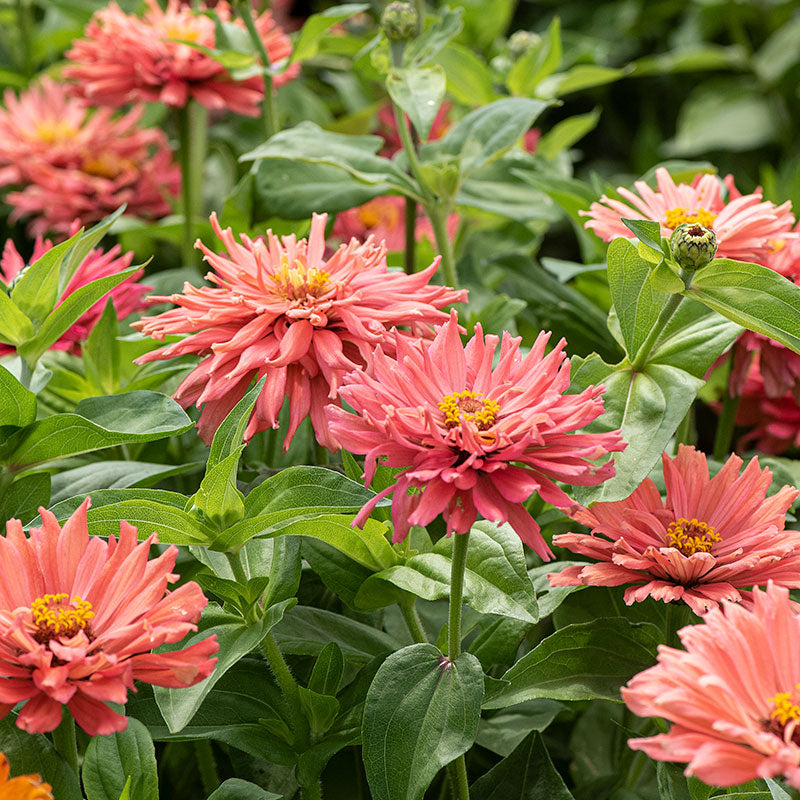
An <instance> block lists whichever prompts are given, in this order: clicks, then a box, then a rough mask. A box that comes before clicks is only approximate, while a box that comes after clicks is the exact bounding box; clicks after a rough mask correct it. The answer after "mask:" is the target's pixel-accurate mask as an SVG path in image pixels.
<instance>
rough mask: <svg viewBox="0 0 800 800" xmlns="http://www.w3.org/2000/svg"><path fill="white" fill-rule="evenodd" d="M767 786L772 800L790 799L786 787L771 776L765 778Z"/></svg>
mask: <svg viewBox="0 0 800 800" xmlns="http://www.w3.org/2000/svg"><path fill="white" fill-rule="evenodd" d="M765 780H766V782H767V788H768V789H769V793H770V795H771V796H772V800H790V799H791V795H790V794H789V792H787V791H786V789H784V788H783V786H781V785H780V784H779V783H778V782H777V781H776V780H774V779H773V778H766V779H765Z"/></svg>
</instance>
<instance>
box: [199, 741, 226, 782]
mask: <svg viewBox="0 0 800 800" xmlns="http://www.w3.org/2000/svg"><path fill="white" fill-rule="evenodd" d="M194 753H195V756H197V771H198V772H199V773H200V781H201V782H202V784H203V791H204V792H205V793H206V794H211V793H212V792H213V791H214V790H215V789H216V788H217V787H218V786H219V783H220V781H219V773H218V772H217V763H216V760H215V759H214V749H213V748H212V746H211V741H210V740H209V739H197V740H196V741H195V742H194Z"/></svg>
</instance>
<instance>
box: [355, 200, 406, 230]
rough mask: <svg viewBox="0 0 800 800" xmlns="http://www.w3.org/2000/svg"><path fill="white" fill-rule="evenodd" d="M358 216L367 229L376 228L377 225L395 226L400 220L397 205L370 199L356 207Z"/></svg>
mask: <svg viewBox="0 0 800 800" xmlns="http://www.w3.org/2000/svg"><path fill="white" fill-rule="evenodd" d="M358 218H359V219H360V220H361V222H362V223H363V225H364V227H365V228H367V229H369V228H376V227H377V226H378V225H385V226H386V227H387V228H395V227H397V225H398V223H399V222H400V213H399V211H398V209H397V207H396V206H393V205H391V204H390V203H385V202H384V203H381V202H380V201H379V200H372V201H370V202H369V203H366V204H365V205H363V206H362V207H361V208H360V209H358Z"/></svg>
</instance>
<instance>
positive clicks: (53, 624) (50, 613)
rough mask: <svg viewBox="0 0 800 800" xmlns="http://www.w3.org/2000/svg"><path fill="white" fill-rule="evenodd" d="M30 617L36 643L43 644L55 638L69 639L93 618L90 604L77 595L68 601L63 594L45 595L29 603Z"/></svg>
mask: <svg viewBox="0 0 800 800" xmlns="http://www.w3.org/2000/svg"><path fill="white" fill-rule="evenodd" d="M31 617H32V618H33V624H34V625H36V627H37V628H38V630H37V631H36V633H35V634H34V638H35V639H36V640H37V641H41V642H45V641H49V640H50V639H53V638H55V637H56V636H58V637H61V636H64V637H67V638H68V637H70V636H74V635H75V634H76V633H77V632H78V631H80V630H84V629H86V628H87V627H88V625H89V622H90V620H92V619H93V618H94V611H93V610H92V604H91V603H90V602H89V601H88V600H82V599H81V598H80V597H78V596H77V595H76V596H75V597H73V598H72V600H70V599H69V595H68V594H66V593H65V592H62V593H61V594H46V595H43V596H42V597H37V598H36V599H35V600H34V601H33V602H32V603H31Z"/></svg>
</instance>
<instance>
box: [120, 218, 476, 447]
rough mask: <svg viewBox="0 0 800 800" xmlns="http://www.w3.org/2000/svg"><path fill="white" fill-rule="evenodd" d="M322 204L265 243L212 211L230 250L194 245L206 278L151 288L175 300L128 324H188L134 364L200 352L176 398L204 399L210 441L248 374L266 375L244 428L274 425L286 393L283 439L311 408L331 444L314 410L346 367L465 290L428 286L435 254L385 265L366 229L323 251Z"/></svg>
mask: <svg viewBox="0 0 800 800" xmlns="http://www.w3.org/2000/svg"><path fill="white" fill-rule="evenodd" d="M326 219H327V214H315V215H314V218H313V220H312V222H311V232H310V234H309V238H308V241H306V240H305V239H301V240H300V241H297V239H296V237H295V236H294V235H291V236H284V237H282V238H281V239H279V238H278V237H277V236H275V235H273V233H272V231H267V239H266V241H265V240H263V239H256V240H255V241H253V240H251V239H250V238H249V237H247V236H245V235H242V236H241V241H242V244H239V243H238V242H237V241H236V239H235V238H234V236H233V233H232V232H231V229H230V228H227V229H226V230H224V231H223V230H222V229H221V228H220V226H219V223H218V221H217V217H216V215H215V214H212V215H211V226H212V227H213V229H214V232H215V233H216V234H217V236H218V237H219V238H220V239H221V240H222V242H223V244H224V245H225V248H226V249H227V251H228V254H229V257H226V256H224V255H221V254H217V253H214V252H213V251H211V250H209V248H208V247H206V246H205V245H204V244H203V243H202V242H199V241H198V243H197V244H198V246H199V247H200V249H201V250H202V251H203V253H204V254H205V260H206V261H207V262H208V263H209V264H210V265H211V266H212V268H213V272H210V273H209V274H208V275H207V276H206V279H207V280H209V281H211V282H212V283H214V284H215V286H214V287H208V286H202V287H200V288H195V287H194V286H191V285H189V284H188V283H187V284H185V286H184V293H183V294H174V295H172V296H171V297H154V298H150V299H151V300H152V301H154V302H164V301H171V302H173V303H175V304H177V305H178V306H179V308H176V309H173V310H171V311H166V312H164V313H163V314H160V315H158V316H157V317H145V318H144V319H142V320H140V321H139V322H136V323H134V327H135V328H138V329H139V330H140V331H142V333H144V334H146V335H148V336H152V337H154V338H156V339H163V338H164V336H166V335H167V334H189V335H188V336H187V337H186V338H185V339H183V341H181V342H177V343H175V344H171V345H169V346H167V347H164V348H162V349H160V350H156V351H154V352H152V353H148V354H147V355H145V356H142V358H140V359H139V363H145V362H147V361H153V360H156V359H166V358H174V357H175V356H179V355H186V354H187V353H190V354H193V355H199V356H202V357H203V361H202V362H201V363H200V365H199V366H198V367H197V368H196V369H195V370H194V371H193V372H192V373H191V374H190V375H189V376H188V377H187V378H186V379H185V380H184V381H183V383H181V385H180V386H179V387H178V390H177V392H176V393H175V399H176V400H177V401H178V402H179V403H180V404H181V405H182V406H183V407H184V408H186V407H188V406H190V405H193V404H196V405H197V406H198V408H199V407H202V408H203V413H202V414H201V415H200V422H199V425H198V429H199V432H200V436H201V437H202V439H203V440H204V441H205V442H210V441H211V439H212V437H213V435H214V432H215V431H216V430H217V428H218V427H219V425H220V423H221V422H222V420H223V419H224V418H225V416H226V415H227V414H228V412H229V411H230V410H231V409H232V408H233V406H234V405H236V403H238V402H239V400H240V399H241V398H242V396H243V395H244V393H245V392H246V391H247V388H248V387H249V386H250V384H251V383H252V381H253V379H256V380H257V379H259V378H261V377H262V376H264V375H266V376H267V381H266V384H265V386H264V390H263V391H262V392H261V395H260V396H259V398H258V401H257V402H256V405H255V408H254V409H253V413H252V416H251V417H250V423H249V424H248V426H247V429H246V431H245V440H246V441H249V440H250V439H251V438H252V437H253V436H254V435H255V434H256V433H258V432H259V431H263V430H266V429H267V428H278V426H279V423H278V415H279V414H280V410H281V406H282V405H283V401H284V397H287V398H288V400H289V430H288V432H287V434H286V438H285V440H284V449H287V448H288V447H289V443H290V442H291V440H292V437H293V436H294V433H295V431H296V430H297V427H298V425H299V424H300V423H301V422H302V420H303V419H304V418H305V417H306V416H308V415H310V416H311V422H312V424H313V426H314V432H315V434H316V437H317V441H318V442H319V443H320V444H321V445H323V446H324V447H327V448H329V449H331V450H338V449H339V444H338V442H337V441H336V440H335V439H334V438H333V437H332V436H331V433H330V431H329V429H328V423H327V420H326V418H325V414H324V408H325V406H327V405H328V404H329V403H337V404H338V403H339V400H338V393H339V386H340V385H341V382H342V377H343V376H344V374H345V373H346V372H349V371H350V370H353V369H358V368H360V367H362V366H363V365H364V364H365V363H366V361H367V359H368V358H369V356H370V353H371V352H372V349H373V348H374V347H375V346H376V345H381V346H382V345H384V344H387V345H391V344H392V343H393V341H394V340H389V339H388V338H387V332H388V330H389V328H390V327H392V326H393V325H407V326H409V328H410V331H409V333H403V334H400V338H401V339H402V338H404V337H413V336H420V335H428V334H429V332H430V325H432V324H433V323H436V322H442V321H443V320H445V319H447V315H446V314H445V313H444V312H443V311H441V310H440V309H441V308H443V307H444V306H446V305H449V304H450V303H456V302H462V301H464V300H466V295H467V293H466V291H463V290H461V291H456V290H453V289H449V288H447V287H445V286H435V285H429V283H428V282H429V281H430V279H431V278H432V277H433V275H434V273H435V272H436V270H437V268H438V266H439V259H438V258H437V259H436V261H435V262H434V263H433V264H431V266H430V267H428V268H427V269H424V270H422V271H421V272H417V273H416V274H414V275H405V274H404V273H401V272H389V271H388V268H387V266H386V248H385V247H384V245H383V244H378V243H377V242H376V241H375V240H374V239H373V238H372V237H370V238H369V239H367V241H366V242H365V243H364V244H361V243H360V242H358V241H356V240H355V239H353V240H351V241H350V242H349V243H348V244H343V245H341V247H339V249H338V250H337V251H336V252H335V253H334V254H333V255H332V256H331V257H330V258H328V259H326V258H325V222H326Z"/></svg>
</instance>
